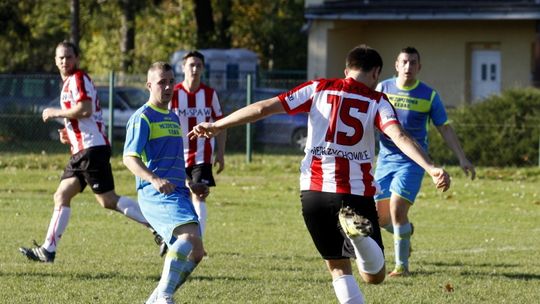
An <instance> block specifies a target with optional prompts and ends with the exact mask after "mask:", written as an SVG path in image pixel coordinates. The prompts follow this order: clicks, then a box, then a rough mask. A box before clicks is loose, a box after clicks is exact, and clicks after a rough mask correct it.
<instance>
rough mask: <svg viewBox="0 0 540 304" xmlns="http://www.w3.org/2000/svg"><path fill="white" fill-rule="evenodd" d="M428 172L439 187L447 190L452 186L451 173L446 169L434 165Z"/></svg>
mask: <svg viewBox="0 0 540 304" xmlns="http://www.w3.org/2000/svg"><path fill="white" fill-rule="evenodd" d="M428 173H429V175H431V179H432V180H433V183H434V184H435V187H436V188H437V189H439V190H441V191H442V192H445V191H446V190H448V189H449V188H450V175H449V174H448V172H446V171H444V169H442V168H438V167H434V168H432V169H431V170H430V171H429V172H428Z"/></svg>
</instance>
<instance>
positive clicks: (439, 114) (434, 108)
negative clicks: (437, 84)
mask: <svg viewBox="0 0 540 304" xmlns="http://www.w3.org/2000/svg"><path fill="white" fill-rule="evenodd" d="M433 94H434V96H433V98H432V101H431V110H430V113H429V116H430V117H431V120H433V124H434V125H436V126H442V125H444V124H446V123H447V122H448V116H447V115H446V110H445V109H444V104H443V103H442V100H441V98H440V97H439V94H438V93H437V92H436V91H433Z"/></svg>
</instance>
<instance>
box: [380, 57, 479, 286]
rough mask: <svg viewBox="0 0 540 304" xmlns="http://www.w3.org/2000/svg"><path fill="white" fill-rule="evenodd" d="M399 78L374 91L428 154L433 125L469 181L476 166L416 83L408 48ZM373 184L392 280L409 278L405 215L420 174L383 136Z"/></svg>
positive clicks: (436, 102)
mask: <svg viewBox="0 0 540 304" xmlns="http://www.w3.org/2000/svg"><path fill="white" fill-rule="evenodd" d="M395 68H396V71H397V77H395V78H391V79H387V80H385V81H383V82H381V83H379V84H378V86H377V88H376V90H377V91H380V92H383V93H385V94H386V95H387V96H388V98H389V100H390V102H391V103H392V104H393V105H394V108H395V109H396V112H397V115H398V119H399V122H400V123H401V125H402V126H403V127H404V128H405V130H406V131H407V132H408V133H409V134H410V135H411V136H412V137H414V138H415V139H416V140H417V141H418V143H419V144H420V145H421V147H422V148H423V149H424V150H425V151H427V149H428V138H427V127H428V124H429V121H430V120H431V121H432V122H433V124H434V125H435V127H436V128H437V130H438V131H439V133H440V134H441V135H442V137H443V139H444V141H445V142H446V144H447V145H448V146H449V147H450V149H451V150H452V151H453V152H454V154H455V155H456V156H457V158H458V160H459V165H460V166H461V168H462V169H463V171H464V172H465V174H467V175H469V174H470V177H471V179H474V177H475V174H476V173H475V170H474V166H473V165H472V164H471V162H470V161H469V160H468V159H467V157H466V156H465V153H464V152H463V149H462V148H461V145H460V143H459V140H458V137H457V136H456V133H455V132H454V130H453V129H452V127H451V126H450V124H449V123H448V117H447V115H446V110H445V108H444V105H443V103H442V101H441V99H440V97H439V94H438V93H437V92H436V91H435V90H434V89H432V88H430V87H429V86H427V85H426V84H425V83H423V82H421V81H419V80H418V79H416V75H417V74H418V72H420V69H421V64H420V54H419V53H418V51H417V50H416V49H415V48H413V47H406V48H404V49H402V50H401V52H400V53H399V54H398V57H397V60H396V63H395ZM379 147H380V149H379V157H378V160H377V166H376V171H375V179H376V180H377V182H378V183H379V184H380V185H381V192H380V193H379V194H377V195H376V196H375V200H376V202H377V212H378V214H379V225H380V226H381V227H382V228H384V229H385V230H387V231H388V232H390V233H393V235H394V252H395V263H396V265H395V268H394V270H393V271H391V272H390V273H389V276H390V277H398V276H407V275H409V274H410V273H409V255H410V238H411V235H412V233H413V227H412V225H411V223H410V222H409V218H408V215H407V214H408V211H409V208H410V207H411V206H412V205H413V203H414V200H415V198H416V195H417V194H418V192H419V190H420V186H421V184H422V178H423V176H424V170H423V169H422V168H421V167H420V166H419V165H417V164H416V163H415V162H414V161H412V160H411V159H410V158H409V157H407V156H406V155H405V154H404V153H403V152H401V150H399V149H398V147H397V146H396V145H395V144H394V143H393V142H392V140H391V139H389V138H388V137H386V136H384V135H382V136H381V137H380V142H379Z"/></svg>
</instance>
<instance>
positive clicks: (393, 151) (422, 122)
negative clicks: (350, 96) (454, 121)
mask: <svg viewBox="0 0 540 304" xmlns="http://www.w3.org/2000/svg"><path fill="white" fill-rule="evenodd" d="M396 81H397V78H391V79H387V80H385V81H383V82H381V83H379V84H378V85H377V88H376V90H377V91H380V92H383V93H385V94H386V96H388V99H389V100H390V103H392V105H393V106H394V108H395V109H396V113H397V117H398V120H399V122H400V123H401V125H402V126H403V128H404V129H405V130H406V131H407V132H408V133H409V134H410V135H411V136H412V137H413V138H414V139H416V141H418V143H419V144H420V146H422V148H423V149H424V150H425V151H426V152H427V150H428V138H427V131H428V125H429V121H430V120H431V121H433V124H434V125H435V126H441V125H444V124H446V123H448V116H447V115H446V110H445V109H444V105H443V103H442V101H441V99H440V97H439V94H438V93H437V92H436V91H435V90H434V89H432V88H430V87H429V86H427V85H426V84H425V83H423V82H421V81H419V80H417V81H416V83H415V84H414V85H412V86H410V87H403V88H402V87H399V86H398V85H397V83H396ZM379 148H380V149H379V158H380V159H381V160H389V161H411V160H410V158H409V157H407V156H406V155H405V154H403V152H401V150H400V149H399V148H398V147H397V146H396V145H395V144H394V143H393V142H392V140H391V139H390V138H388V137H387V136H385V135H381V137H380V140H379Z"/></svg>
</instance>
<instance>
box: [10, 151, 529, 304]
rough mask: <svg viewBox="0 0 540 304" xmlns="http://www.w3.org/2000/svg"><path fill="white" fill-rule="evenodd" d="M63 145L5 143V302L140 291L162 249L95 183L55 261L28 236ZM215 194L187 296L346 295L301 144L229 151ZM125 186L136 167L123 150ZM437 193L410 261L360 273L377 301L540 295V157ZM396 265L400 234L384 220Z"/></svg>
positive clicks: (259, 299)
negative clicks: (404, 266) (401, 268)
mask: <svg viewBox="0 0 540 304" xmlns="http://www.w3.org/2000/svg"><path fill="white" fill-rule="evenodd" d="M66 157H67V156H66V155H24V156H16V155H14V154H7V153H3V155H2V156H1V158H0V181H1V182H0V213H1V215H0V235H1V238H0V239H1V241H2V246H0V303H143V302H144V300H145V299H146V297H147V296H148V295H149V293H150V292H151V291H152V290H153V288H154V287H155V285H156V284H157V280H158V277H159V274H160V271H161V267H162V259H161V258H160V257H159V256H158V255H157V251H158V248H157V246H156V245H155V244H154V242H153V240H152V236H151V234H150V233H149V232H148V231H147V230H146V229H144V228H142V226H140V225H138V224H136V223H134V222H131V221H129V220H127V219H126V218H125V217H123V216H121V215H120V214H118V213H115V212H111V211H108V210H104V209H102V208H101V207H99V205H98V204H97V203H96V202H95V200H94V198H93V195H92V194H91V192H90V191H88V190H86V191H85V192H84V193H83V194H82V195H80V196H78V197H76V199H75V201H74V202H73V204H72V217H71V221H70V225H69V227H68V229H67V230H66V233H65V235H64V236H63V238H62V242H61V244H60V246H59V251H58V253H57V256H56V261H55V263H54V264H52V265H44V264H36V263H31V262H29V261H27V260H26V258H24V257H23V256H22V255H20V254H19V253H18V250H17V248H18V247H19V246H23V245H30V244H31V240H32V239H36V240H37V241H38V242H40V243H41V242H42V241H43V238H44V234H45V232H46V229H47V226H48V223H49V219H50V215H51V211H52V206H53V203H52V194H53V191H54V189H55V188H56V186H57V184H58V177H59V175H60V173H61V170H62V168H63V165H64V163H65V161H66ZM227 161H228V163H227V168H226V171H225V172H224V173H222V174H221V175H218V176H217V182H218V184H219V186H218V187H217V188H215V189H213V193H212V195H211V197H210V199H209V201H208V202H209V203H208V208H209V224H208V229H207V235H206V238H205V243H206V250H207V251H208V253H209V256H208V258H206V259H205V260H204V261H203V262H202V264H201V265H200V266H199V267H198V268H197V270H196V271H195V273H194V274H193V276H192V277H191V279H190V280H189V281H188V282H187V284H185V285H184V286H183V287H182V289H180V290H179V291H178V292H177V294H176V296H175V299H176V301H177V303H201V304H202V303H309V304H316V303H337V300H336V299H335V295H334V292H333V289H332V285H331V281H330V277H329V274H328V273H327V271H326V269H325V267H324V264H323V262H322V260H321V259H320V258H319V256H318V254H317V252H316V250H315V248H314V246H313V245H312V243H311V240H310V238H309V236H308V233H307V231H306V229H305V228H304V224H303V220H302V216H301V211H300V203H299V191H298V164H299V161H300V156H294V155H292V156H267V155H266V156H260V155H255V157H254V160H253V162H252V163H251V164H249V165H247V164H245V163H244V157H243V156H241V155H238V156H230V157H229V158H228V159H227ZM113 168H114V172H115V177H116V184H117V192H118V193H121V194H127V195H129V196H131V197H135V190H134V181H133V178H132V176H131V174H130V173H129V172H128V171H127V170H126V169H124V168H123V166H122V165H121V160H120V158H118V157H117V158H114V159H113ZM448 170H449V171H450V172H451V174H453V186H452V188H451V190H450V191H449V192H447V193H437V192H436V191H435V190H434V189H433V188H432V186H431V184H430V181H428V180H427V179H425V181H424V182H425V184H424V186H423V188H422V192H421V194H420V195H419V198H418V200H417V202H416V205H415V207H413V208H412V209H411V218H412V221H413V222H414V224H415V227H416V232H415V235H414V237H413V239H412V244H413V247H414V252H413V255H412V257H411V261H410V263H411V270H412V272H413V275H412V276H411V277H408V278H400V279H394V278H387V279H386V281H385V282H384V283H383V284H381V285H377V286H368V285H366V284H364V283H360V287H361V289H362V291H363V293H364V295H365V297H366V300H367V302H368V303H521V304H524V303H538V302H539V299H538V297H539V296H540V237H539V235H540V187H539V184H540V170H539V169H537V168H529V169H514V168H507V169H488V168H480V169H478V179H477V180H476V181H474V182H471V181H469V180H467V179H465V177H464V175H463V174H462V173H461V172H460V171H459V170H458V168H448ZM383 236H384V242H385V245H386V247H387V249H386V265H387V268H390V267H392V265H393V256H394V254H393V245H392V239H391V236H390V235H389V234H388V233H384V234H383Z"/></svg>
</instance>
